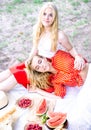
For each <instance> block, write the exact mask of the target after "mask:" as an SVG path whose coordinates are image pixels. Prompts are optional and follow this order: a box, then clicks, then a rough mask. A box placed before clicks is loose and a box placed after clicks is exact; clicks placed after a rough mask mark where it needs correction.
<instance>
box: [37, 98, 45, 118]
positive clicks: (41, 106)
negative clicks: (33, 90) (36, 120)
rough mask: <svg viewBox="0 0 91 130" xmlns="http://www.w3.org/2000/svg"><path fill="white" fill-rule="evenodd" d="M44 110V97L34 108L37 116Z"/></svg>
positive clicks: (43, 112)
mask: <svg viewBox="0 0 91 130" xmlns="http://www.w3.org/2000/svg"><path fill="white" fill-rule="evenodd" d="M46 112H47V101H46V99H42V100H41V101H40V104H39V106H38V107H37V109H36V115H37V116H42V115H43V114H45V113H46Z"/></svg>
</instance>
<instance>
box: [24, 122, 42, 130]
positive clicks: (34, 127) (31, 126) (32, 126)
mask: <svg viewBox="0 0 91 130" xmlns="http://www.w3.org/2000/svg"><path fill="white" fill-rule="evenodd" d="M24 130H43V129H42V126H40V125H39V124H38V123H34V122H30V123H28V124H26V125H25V128H24Z"/></svg>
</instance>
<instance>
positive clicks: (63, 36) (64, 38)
mask: <svg viewBox="0 0 91 130" xmlns="http://www.w3.org/2000/svg"><path fill="white" fill-rule="evenodd" d="M58 41H59V42H63V41H68V37H67V35H66V34H65V32H64V31H59V32H58Z"/></svg>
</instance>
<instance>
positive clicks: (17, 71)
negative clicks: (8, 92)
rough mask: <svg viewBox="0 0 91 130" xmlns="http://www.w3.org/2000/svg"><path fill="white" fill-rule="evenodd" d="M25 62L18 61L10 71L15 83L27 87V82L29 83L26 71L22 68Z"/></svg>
mask: <svg viewBox="0 0 91 130" xmlns="http://www.w3.org/2000/svg"><path fill="white" fill-rule="evenodd" d="M25 68H26V67H25V63H24V62H23V63H20V64H18V65H16V66H13V67H11V68H9V69H10V71H11V73H12V74H13V75H14V77H15V79H16V81H17V83H19V84H21V85H23V86H24V87H25V88H27V84H30V83H29V81H28V78H27V74H26V71H25V70H24V69H25Z"/></svg>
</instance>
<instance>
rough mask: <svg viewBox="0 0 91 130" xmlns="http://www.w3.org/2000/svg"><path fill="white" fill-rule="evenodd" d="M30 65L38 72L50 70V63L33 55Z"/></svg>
mask: <svg viewBox="0 0 91 130" xmlns="http://www.w3.org/2000/svg"><path fill="white" fill-rule="evenodd" d="M31 67H32V68H33V69H34V70H36V71H38V72H48V71H49V70H50V64H49V62H48V61H47V59H46V58H41V57H39V56H34V57H33V60H32V64H31Z"/></svg>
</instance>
